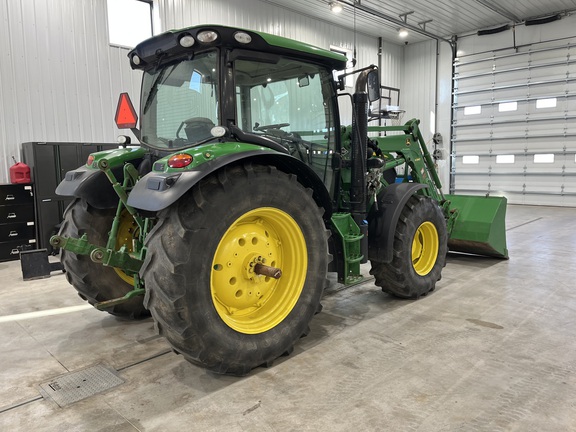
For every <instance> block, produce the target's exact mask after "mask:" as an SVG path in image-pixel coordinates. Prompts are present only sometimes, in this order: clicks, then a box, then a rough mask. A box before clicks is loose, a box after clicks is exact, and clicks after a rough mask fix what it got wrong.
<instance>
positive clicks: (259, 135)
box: [129, 26, 346, 188]
mask: <svg viewBox="0 0 576 432" xmlns="http://www.w3.org/2000/svg"><path fill="white" fill-rule="evenodd" d="M129 58H130V63H131V66H132V68H134V69H139V70H142V71H143V73H144V77H143V81H142V92H141V100H140V118H141V121H140V124H141V128H140V130H139V131H136V132H137V134H138V136H139V139H140V142H141V143H142V145H143V146H145V147H148V148H149V149H151V150H152V151H153V152H155V153H156V154H157V156H158V157H162V156H165V155H167V154H171V153H175V152H178V151H188V150H191V149H194V148H196V147H198V146H200V145H202V144H206V143H210V142H219V141H220V142H222V141H226V142H233V141H240V142H242V143H248V144H254V145H257V146H260V147H264V148H269V149H272V150H275V151H277V152H281V153H284V154H288V155H291V156H293V157H294V158H296V159H298V160H299V161H300V162H302V163H304V164H305V165H307V166H308V167H309V168H311V169H312V170H313V171H314V172H315V173H316V174H317V175H318V177H319V178H320V179H321V180H322V181H323V182H324V184H325V185H327V186H328V188H330V186H331V183H332V169H331V167H330V164H329V163H327V161H328V160H329V157H330V155H331V154H332V153H333V152H334V151H337V150H339V146H340V143H339V138H340V137H339V126H340V125H339V117H338V108H337V103H336V86H335V84H334V79H333V74H332V71H333V70H334V69H343V68H344V67H345V63H346V58H345V57H343V56H341V55H339V54H336V53H332V52H330V51H325V50H320V49H318V48H315V47H311V46H310V45H307V44H304V43H300V42H295V41H292V40H289V39H285V38H281V37H276V36H272V35H267V34H263V33H258V32H252V31H244V30H242V31H240V30H238V29H232V28H228V27H222V26H208V27H207V26H201V27H191V28H186V29H182V30H175V31H170V32H167V33H164V34H161V35H159V36H156V37H154V38H152V39H149V40H147V41H144V42H142V43H141V44H139V45H138V46H137V47H136V48H135V49H134V50H132V51H131V52H130V53H129ZM192 151H193V150H192Z"/></svg>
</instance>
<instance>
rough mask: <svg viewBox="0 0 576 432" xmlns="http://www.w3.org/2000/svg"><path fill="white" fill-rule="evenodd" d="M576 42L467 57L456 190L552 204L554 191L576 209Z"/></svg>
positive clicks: (457, 81)
mask: <svg viewBox="0 0 576 432" xmlns="http://www.w3.org/2000/svg"><path fill="white" fill-rule="evenodd" d="M574 44H576V37H573V38H570V39H567V40H563V41H561V42H559V41H556V42H553V41H551V42H546V43H537V44H532V45H526V46H523V47H521V48H519V49H518V50H515V51H514V52H509V51H508V52H507V51H503V50H501V51H494V52H485V51H484V52H482V53H480V52H479V53H477V54H474V53H472V54H470V53H468V54H465V55H462V56H459V59H458V61H457V62H455V64H454V69H455V70H454V111H453V123H452V124H453V129H452V139H453V148H452V150H453V153H454V154H455V155H456V157H455V158H453V159H452V161H453V166H452V171H451V181H450V192H452V193H467V194H468V193H472V194H475V193H478V194H492V195H496V194H500V195H505V196H508V197H509V202H510V203H518V204H526V203H528V202H530V203H538V204H544V203H545V202H546V199H545V197H547V196H548V195H549V196H553V197H554V199H553V200H552V201H554V200H556V201H555V202H557V203H558V205H570V206H576V175H573V174H574V173H576V56H574V52H573V51H574ZM571 51H572V52H571ZM472 156H477V157H478V159H476V158H473V157H472ZM570 170H572V171H570ZM567 174H568V175H567ZM570 191H573V192H572V193H571V192H570Z"/></svg>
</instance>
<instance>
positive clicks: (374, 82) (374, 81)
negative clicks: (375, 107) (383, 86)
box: [367, 69, 380, 102]
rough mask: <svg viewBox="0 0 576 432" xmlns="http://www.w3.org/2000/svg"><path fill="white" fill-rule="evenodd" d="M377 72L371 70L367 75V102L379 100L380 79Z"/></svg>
mask: <svg viewBox="0 0 576 432" xmlns="http://www.w3.org/2000/svg"><path fill="white" fill-rule="evenodd" d="M378 75H379V72H378V70H377V69H376V70H372V71H370V72H369V73H368V79H367V86H368V100H369V101H370V102H375V101H377V100H379V99H380V77H379V76H378Z"/></svg>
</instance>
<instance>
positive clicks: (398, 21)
mask: <svg viewBox="0 0 576 432" xmlns="http://www.w3.org/2000/svg"><path fill="white" fill-rule="evenodd" d="M339 1H340V3H342V4H345V5H347V6H349V7H351V8H354V7H355V8H356V9H357V10H360V11H363V12H366V13H368V14H370V15H373V16H376V17H378V18H381V19H383V20H385V21H388V22H391V23H393V24H395V25H397V26H398V28H400V27H402V28H405V29H408V30H412V31H413V32H415V33H419V34H421V35H424V36H427V37H429V38H431V39H436V40H439V41H444V42H448V43H451V42H450V39H445V38H443V37H441V36H438V35H436V34H434V33H430V32H429V31H427V30H424V29H422V28H420V27H418V26H415V25H412V24H409V23H408V22H405V21H403V20H401V19H399V18H395V17H393V16H390V15H387V14H385V13H382V12H380V11H378V10H376V9H372V8H370V7H368V6H365V5H363V4H362V3H361V2H360V1H358V0H352V1H348V0H339ZM477 1H478V0H477Z"/></svg>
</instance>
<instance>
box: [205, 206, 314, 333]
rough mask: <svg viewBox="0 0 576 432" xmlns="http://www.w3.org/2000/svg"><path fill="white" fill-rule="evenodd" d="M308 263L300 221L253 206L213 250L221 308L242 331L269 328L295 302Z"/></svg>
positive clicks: (218, 308) (216, 292) (216, 295)
mask: <svg viewBox="0 0 576 432" xmlns="http://www.w3.org/2000/svg"><path fill="white" fill-rule="evenodd" d="M306 268H307V256H306V243H305V240H304V237H303V235H302V232H301V231H300V228H299V226H298V224H297V223H296V221H294V219H292V217H290V216H289V215H288V214H286V213H284V212H283V211H281V210H278V209H275V208H268V207H264V208H259V209H256V210H252V211H249V212H247V213H245V214H244V215H243V216H241V217H240V218H238V219H237V220H236V221H235V222H234V223H233V224H232V225H231V226H230V228H229V229H228V230H227V231H226V233H225V234H224V235H223V236H222V239H221V240H220V243H219V245H218V247H217V249H216V252H215V254H214V260H213V263H212V273H211V291H212V298H213V301H214V306H215V308H216V311H217V312H218V314H219V315H220V317H221V318H222V319H223V320H224V322H226V324H228V325H229V326H230V327H232V328H233V329H235V330H237V331H240V332H242V333H261V332H263V331H266V330H268V329H270V328H272V327H274V326H275V325H277V324H278V323H279V322H280V321H282V320H283V319H284V318H285V317H286V316H287V315H288V313H289V312H290V311H291V310H292V308H293V307H294V305H295V304H296V301H297V300H298V298H299V296H300V292H301V290H302V287H303V284H304V281H305V279H306ZM280 269H282V270H280ZM282 272H285V276H282V277H280V275H281V274H282Z"/></svg>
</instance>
